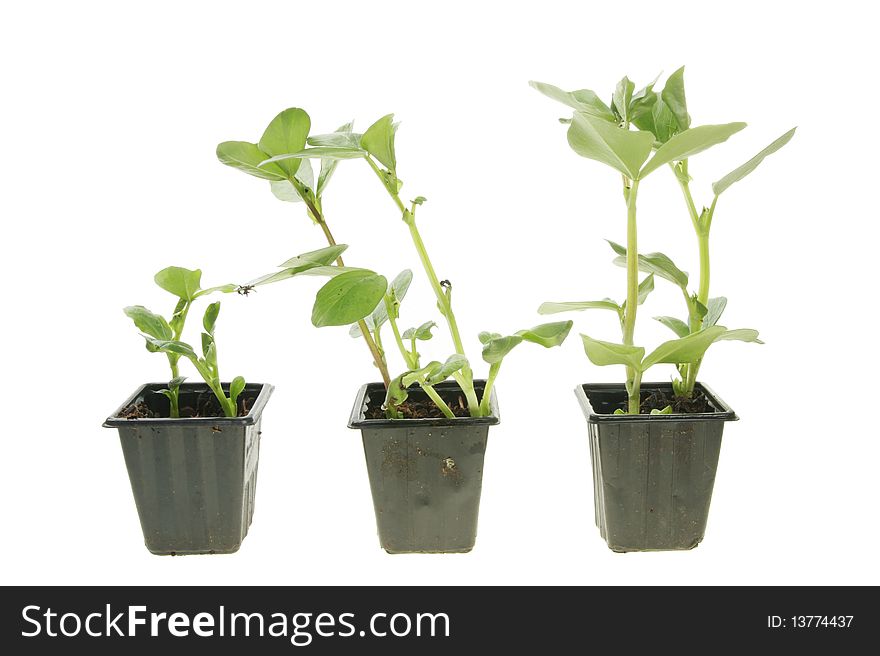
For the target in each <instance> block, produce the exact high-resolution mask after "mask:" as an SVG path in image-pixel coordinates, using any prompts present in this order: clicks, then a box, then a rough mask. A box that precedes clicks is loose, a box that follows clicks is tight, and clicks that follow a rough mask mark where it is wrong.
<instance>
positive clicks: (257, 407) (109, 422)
mask: <svg viewBox="0 0 880 656" xmlns="http://www.w3.org/2000/svg"><path fill="white" fill-rule="evenodd" d="M221 385H222V386H223V387H224V388H227V389H228V387H229V383H221ZM167 386H168V383H167V382H164V383H144V384H143V385H141V386H140V387H138V388H137V389H136V390H135V391H134V393H133V394H132V395H131V396H129V397H128V399H126V400H125V401H124V402H123V403H122V405H120V406H119V407H118V408H117V409H116V411H115V412H114V413H113V414H112V415H110V416H109V417H107V419H106V421H104V423H103V424H102V426H103V427H104V428H124V427H130V426H141V425H147V426H170V425H176V426H177V425H181V424H183V425H187V426H217V425H218V424H219V425H223V426H252V425H254V424H255V423H257V419H259V418H260V415H262V414H263V408H265V407H266V403H267V402H268V401H269V397H270V396H272V392H273V391H274V390H275V386H274V385H270V384H269V383H247V384H246V385H245V389H247V388H248V387H251V388H253V387H256V386H259V387H260V392H259V394H257V399H256V401H254V405H253V407H252V408H251V409H250V411H249V412H248V413H247V414H246V415H245V416H244V417H180V418H178V419H171V418H170V417H144V418H142V419H124V418H122V417H120V416H119V413H120V412H122V411H123V410H124V409H125V408H127V407H128V406H129V405H131V404H132V403H134V401H135V400H136V399H137V398H138V397H140V396H142V395H143V393H144V392H145V391H147V390H148V389H150V388H154V389H161V388H164V387H167ZM180 387H181V389H185V388H190V389H192V388H194V387H201V388H204V389H209V388H208V386H207V384H206V383H197V382H193V383H181V385H180Z"/></svg>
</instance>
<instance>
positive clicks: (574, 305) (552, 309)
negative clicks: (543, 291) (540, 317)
mask: <svg viewBox="0 0 880 656" xmlns="http://www.w3.org/2000/svg"><path fill="white" fill-rule="evenodd" d="M580 310H613V311H614V312H619V311H620V306H619V305H618V304H617V303H615V302H614V301H612V300H610V299H607V298H606V299H605V300H604V301H569V302H565V303H555V302H552V301H551V302H547V303H541V307H539V308H538V314H557V313H559V312H578V311H580Z"/></svg>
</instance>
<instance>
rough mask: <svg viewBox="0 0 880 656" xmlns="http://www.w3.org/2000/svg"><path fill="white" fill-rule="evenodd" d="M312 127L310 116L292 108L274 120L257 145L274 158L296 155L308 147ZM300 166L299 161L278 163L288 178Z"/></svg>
mask: <svg viewBox="0 0 880 656" xmlns="http://www.w3.org/2000/svg"><path fill="white" fill-rule="evenodd" d="M311 127H312V121H311V119H310V118H309V115H308V114H307V113H306V112H305V111H303V110H302V109H300V108H299V107H291V108H289V109H285V110H284V111H283V112H281V113H280V114H278V116H276V117H275V118H273V119H272V122H271V123H269V125H268V126H267V127H266V131H265V132H263V136H262V137H261V138H260V142H259V143H258V144H257V145H258V146H259V148H260V150H262V151H263V152H264V153H266V154H267V155H269V156H272V157H274V156H275V155H284V154H285V153H296V152H299V151H300V150H302V149H303V148H305V147H306V137H308V136H309V130H310V129H311ZM299 165H300V161H299V160H298V159H287V160H283V161H281V162H278V166H279V167H280V168H281V170H282V171H284V173H285V174H286V175H287V177H292V176H293V175H295V174H296V172H297V169H299Z"/></svg>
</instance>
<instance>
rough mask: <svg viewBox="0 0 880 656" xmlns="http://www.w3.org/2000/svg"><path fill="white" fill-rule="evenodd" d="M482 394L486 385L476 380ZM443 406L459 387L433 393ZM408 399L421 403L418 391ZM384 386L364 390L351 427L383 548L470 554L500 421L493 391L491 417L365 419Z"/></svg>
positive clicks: (445, 387)
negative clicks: (357, 434)
mask: <svg viewBox="0 0 880 656" xmlns="http://www.w3.org/2000/svg"><path fill="white" fill-rule="evenodd" d="M474 386H475V388H476V391H477V396H478V397H479V396H482V392H483V389H484V386H485V381H482V380H479V381H474ZM434 389H435V390H436V391H437V392H438V393H439V394H440V396H441V397H443V398H444V400H446V399H448V398H450V397H453V398H454V396H455V395H456V394H461V390H460V388H459V387H458V384H457V383H454V382H446V383H440V384H439V385H437V386H436V387H435V388H434ZM410 398H414V399H424V398H426V397H425V394H424V392H422V391H421V390H420V389H413V390H411V391H410ZM384 399H385V388H384V386H383V385H382V383H369V384H367V385H364V386H363V387H361V388H360V391H359V392H358V395H357V399H356V400H355V402H354V408H353V409H352V412H351V419H350V420H349V422H348V426H349V428H359V429H360V431H361V436H362V438H363V442H364V455H365V456H366V459H367V472H368V474H369V477H370V488H371V490H372V492H373V505H374V507H375V509H376V524H377V526H378V529H379V542H380V544H381V545H382V548H383V549H385V551H387V552H388V553H394V554H397V553H465V552H468V551H470V550H471V549H473V547H474V542H476V539H477V517H478V515H479V512H480V493H481V492H482V489H483V457H484V456H485V453H486V443H487V441H488V438H489V426H492V425H494V424H497V423H498V421H499V415H498V401H497V399H496V397H495V390H494V389H493V390H492V395H491V397H490V409H491V416H489V417H461V418H456V419H447V418H440V419H393V420H391V419H365V414H366V411H367V408H371V407H377V406H381V404H382V402H383V401H384Z"/></svg>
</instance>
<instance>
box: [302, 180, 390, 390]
mask: <svg viewBox="0 0 880 656" xmlns="http://www.w3.org/2000/svg"><path fill="white" fill-rule="evenodd" d="M303 200H304V201H305V202H306V205H307V207H308V208H309V212H310V213H311V214H312V218H313V219H315V222H316V223H317V224H318V225H319V226H321V231H322V232H323V233H324V237H325V238H326V240H327V243H328V244H330V245H331V246H336V240H335V239H334V238H333V233H332V232H330V226H328V225H327V221H326V220H325V219H324V215H323V214H322V213H321V211H320V210H319V209H318V207H317V206H316V205H315V204H314V203H312V202H311V201H309V200H308V199H307V197H305V196H303ZM336 266H341V267H342V266H345V262H344V261H343V260H342V256H341V255H340V256H339V257H337V258H336ZM357 325H358V328H360V330H361V335H363V338H364V341H365V342H366V343H367V348H369V349H370V355H372V356H373V364H375V365H376V368H377V369H378V370H379V373H381V374H382V382H383V383H385V389H388V386H389V385H390V384H391V376H390V375H389V374H388V365H387V364H386V363H385V358H384V357H382V352H381V351H380V350H379V347H378V346H377V345H376V342H374V341H373V337H372V336H371V335H370V330H369V329H368V328H367V324H366V322H365V321H364V320H363V319H361V320H360V321H358V322H357Z"/></svg>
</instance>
